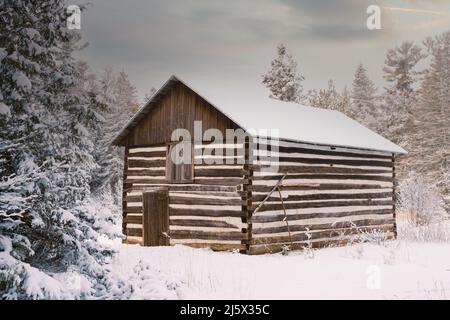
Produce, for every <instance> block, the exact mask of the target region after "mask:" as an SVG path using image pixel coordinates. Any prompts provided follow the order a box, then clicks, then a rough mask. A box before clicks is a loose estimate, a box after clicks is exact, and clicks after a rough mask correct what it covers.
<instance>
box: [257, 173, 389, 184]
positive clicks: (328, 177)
mask: <svg viewBox="0 0 450 320" xmlns="http://www.w3.org/2000/svg"><path fill="white" fill-rule="evenodd" d="M283 176H284V175H283V174H280V175H266V176H254V177H253V180H255V181H259V180H280V179H281V177H283ZM285 179H303V180H316V179H322V180H370V181H386V182H392V177H386V176H376V175H372V176H370V175H357V174H355V175H344V174H338V175H335V174H289V175H288V176H286V178H285Z"/></svg>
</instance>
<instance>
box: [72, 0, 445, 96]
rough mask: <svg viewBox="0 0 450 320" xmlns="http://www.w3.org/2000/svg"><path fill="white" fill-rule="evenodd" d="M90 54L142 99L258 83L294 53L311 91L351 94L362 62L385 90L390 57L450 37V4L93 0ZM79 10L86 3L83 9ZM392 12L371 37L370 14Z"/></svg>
mask: <svg viewBox="0 0 450 320" xmlns="http://www.w3.org/2000/svg"><path fill="white" fill-rule="evenodd" d="M91 1H92V5H90V6H89V7H88V10H87V12H84V13H83V14H82V20H81V27H82V33H83V36H84V40H85V41H87V42H89V46H88V47H87V48H86V49H84V50H83V52H81V53H80V55H81V57H82V58H83V59H85V60H87V61H88V62H89V63H90V65H91V66H92V67H93V68H94V69H95V70H100V69H101V68H103V67H104V66H106V65H111V66H113V67H114V68H115V69H117V70H120V69H122V68H124V69H125V70H126V71H127V72H128V73H129V75H130V79H131V81H132V82H133V84H135V85H136V87H137V89H138V92H139V95H140V97H142V96H143V95H144V93H145V92H146V91H148V89H149V88H151V87H152V86H153V87H158V86H159V85H160V84H161V83H162V82H164V81H165V80H166V79H167V78H168V77H169V76H170V75H171V74H178V75H182V77H183V78H185V79H186V80H189V78H195V79H201V80H203V81H207V82H209V83H215V84H219V85H220V83H234V84H237V85H238V86H241V87H242V88H245V87H248V84H249V83H257V82H260V80H261V74H263V73H264V72H265V71H266V70H267V68H268V66H269V63H270V60H271V59H272V58H274V56H275V48H276V46H277V44H279V43H285V44H286V45H287V46H288V48H289V50H290V51H291V52H292V54H293V56H294V57H295V59H296V60H297V61H298V63H299V70H300V72H301V73H302V74H303V75H304V76H305V78H306V80H305V81H304V87H305V88H306V89H311V88H320V87H324V86H326V83H327V81H328V80H329V79H333V80H335V82H336V83H337V86H338V88H340V89H341V88H343V87H344V86H345V85H350V84H351V81H352V78H353V72H354V69H355V68H356V65H357V64H358V63H359V62H362V63H363V64H364V65H365V66H366V68H367V69H368V70H369V73H370V76H371V77H372V79H373V80H374V81H375V83H376V84H377V85H378V86H380V87H382V86H383V84H384V82H383V78H382V72H381V68H382V65H383V62H384V54H385V52H386V50H387V49H389V48H391V47H393V46H395V45H397V44H399V43H400V42H401V41H403V40H410V41H416V42H417V43H421V41H422V40H423V39H424V38H425V37H426V36H429V35H436V34H438V33H441V32H443V31H446V30H450V0H431V1H430V0H428V1H425V0H423V1H422V0H383V1H378V0H314V1H313V0H310V1H307V0H259V1H257V0H240V1H237V0H228V1H223V0H217V1H216V0H180V1H172V0H127V1H123V0H91ZM74 3H76V2H75V1H74ZM370 4H376V5H379V6H380V7H381V9H382V12H381V24H382V29H381V30H368V29H367V27H366V19H367V17H368V14H367V13H366V9H367V7H368V5H370Z"/></svg>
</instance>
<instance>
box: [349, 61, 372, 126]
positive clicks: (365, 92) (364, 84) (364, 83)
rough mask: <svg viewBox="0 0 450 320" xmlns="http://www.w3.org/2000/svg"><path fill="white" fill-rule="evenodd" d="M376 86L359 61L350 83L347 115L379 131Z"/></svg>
mask: <svg viewBox="0 0 450 320" xmlns="http://www.w3.org/2000/svg"><path fill="white" fill-rule="evenodd" d="M376 92H377V88H376V87H375V84H374V83H373V82H372V80H370V78H369V76H368V75H367V71H366V69H365V68H364V66H363V65H362V63H360V64H359V65H358V67H357V68H356V71H355V76H354V79H353V85H352V95H351V97H352V107H351V110H350V111H349V114H348V115H349V116H350V117H352V118H353V119H355V120H357V121H359V122H360V123H362V124H364V125H365V126H367V127H369V128H371V129H372V130H375V131H379V122H378V120H377V117H378V114H379V110H378V107H379V105H378V101H377V100H378V97H377V96H376Z"/></svg>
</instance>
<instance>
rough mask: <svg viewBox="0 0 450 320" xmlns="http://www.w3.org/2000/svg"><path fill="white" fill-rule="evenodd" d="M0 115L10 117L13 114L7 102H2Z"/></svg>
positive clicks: (0, 103)
mask: <svg viewBox="0 0 450 320" xmlns="http://www.w3.org/2000/svg"><path fill="white" fill-rule="evenodd" d="M0 61H1V60H0ZM0 115H3V116H5V117H10V116H11V110H10V108H9V107H8V106H7V105H6V104H4V103H3V102H0Z"/></svg>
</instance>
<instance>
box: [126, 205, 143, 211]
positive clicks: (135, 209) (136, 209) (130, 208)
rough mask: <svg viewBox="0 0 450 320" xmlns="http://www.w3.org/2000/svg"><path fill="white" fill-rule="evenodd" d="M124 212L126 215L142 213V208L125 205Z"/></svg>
mask: <svg viewBox="0 0 450 320" xmlns="http://www.w3.org/2000/svg"><path fill="white" fill-rule="evenodd" d="M125 212H126V213H142V207H141V206H133V207H130V206H128V205H127V207H126V208H125Z"/></svg>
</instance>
